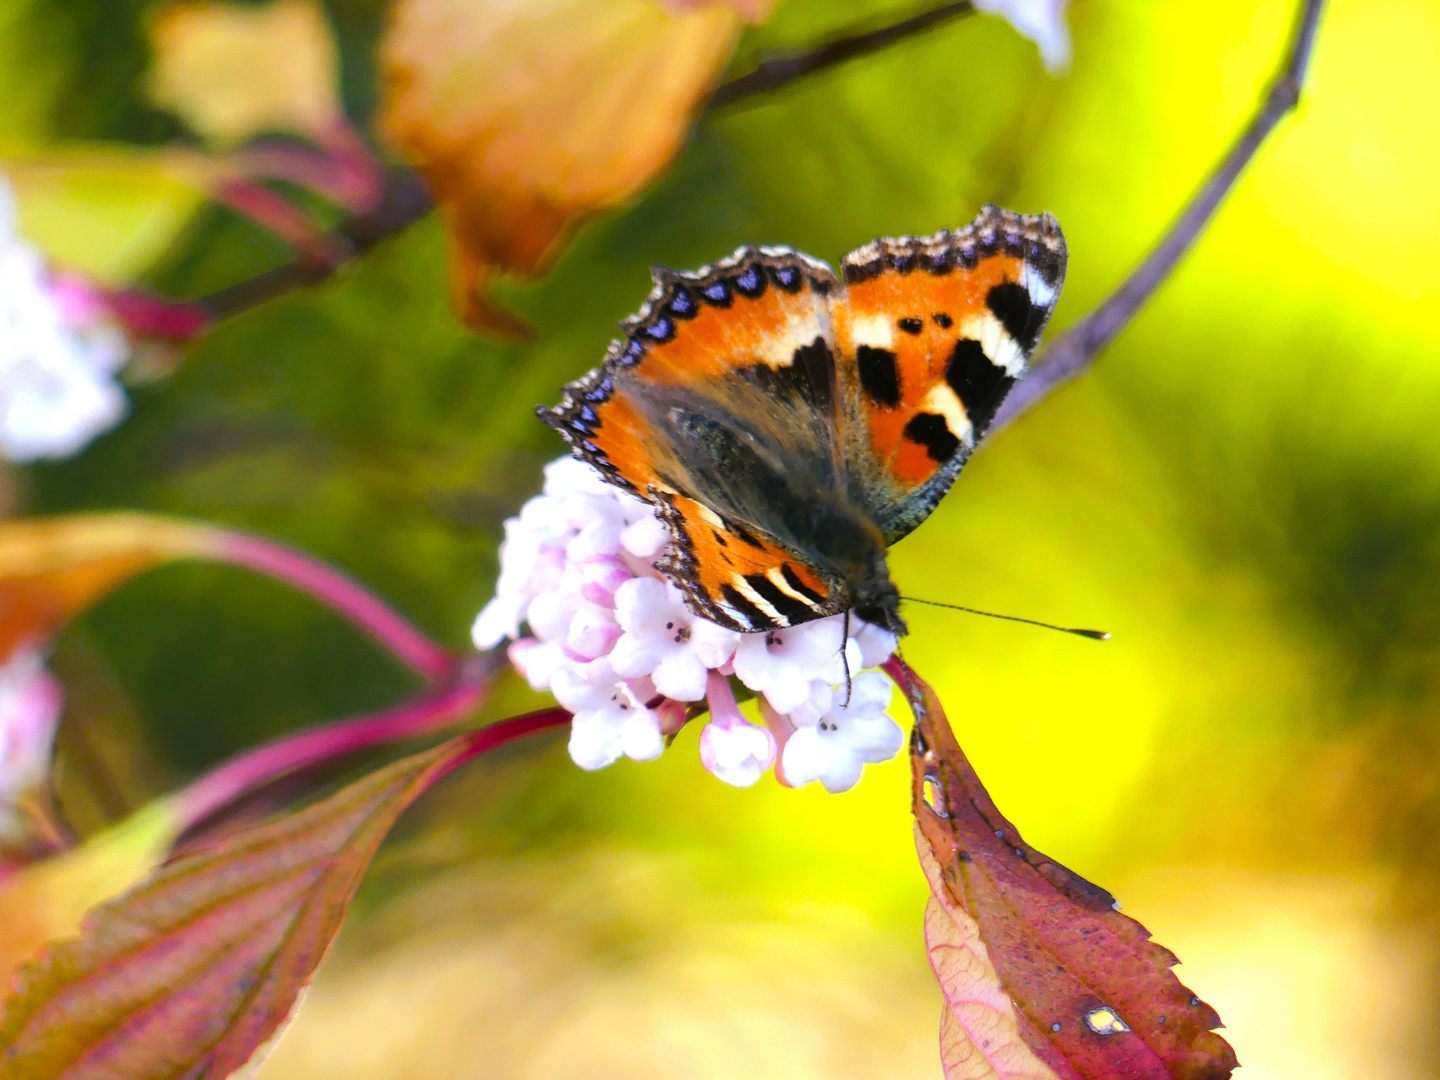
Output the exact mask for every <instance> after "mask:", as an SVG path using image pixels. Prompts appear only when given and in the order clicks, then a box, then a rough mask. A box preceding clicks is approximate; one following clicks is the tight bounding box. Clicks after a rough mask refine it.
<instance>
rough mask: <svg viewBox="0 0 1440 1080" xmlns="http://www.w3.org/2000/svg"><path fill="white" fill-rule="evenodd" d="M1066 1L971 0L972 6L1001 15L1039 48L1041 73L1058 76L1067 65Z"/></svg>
mask: <svg viewBox="0 0 1440 1080" xmlns="http://www.w3.org/2000/svg"><path fill="white" fill-rule="evenodd" d="M1068 6H1069V0H975V7H976V8H977V9H978V10H980V11H984V12H988V13H989V14H991V15H1000V16H1003V17H1004V18H1005V19H1006V20H1008V21H1009V23H1010V25H1011V26H1013V27H1015V29H1016V30H1018V31H1019V32H1020V33H1021V34H1022V35H1023V36H1025V37H1027V38H1029V39H1030V40H1031V41H1033V42H1035V44H1036V45H1037V46H1039V48H1040V59H1041V60H1042V61H1043V62H1044V64H1045V70H1046V71H1048V72H1050V74H1052V75H1058V74H1059V73H1061V72H1063V71H1064V70H1065V69H1066V68H1068V67H1069V66H1070V27H1069V25H1068V24H1067V23H1066V21H1065V9H1066V7H1068Z"/></svg>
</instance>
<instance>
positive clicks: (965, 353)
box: [836, 206, 1065, 543]
mask: <svg viewBox="0 0 1440 1080" xmlns="http://www.w3.org/2000/svg"><path fill="white" fill-rule="evenodd" d="M843 270H844V274H845V282H846V290H845V303H844V304H843V305H837V312H836V341H837V345H838V347H839V351H840V355H841V357H842V358H843V361H842V364H841V366H840V379H841V384H842V390H841V396H842V401H843V405H842V410H843V414H844V424H843V426H844V429H845V432H846V439H845V442H846V446H845V453H846V455H847V463H848V466H849V467H848V476H849V478H850V480H851V482H852V484H853V485H854V488H853V493H852V497H853V498H855V500H856V501H857V502H860V504H861V505H863V506H865V507H866V509H867V511H868V512H869V513H870V514H872V515H873V517H874V519H875V521H876V523H877V524H878V525H879V526H880V528H881V531H882V532H883V533H884V535H885V540H886V543H894V542H895V541H896V540H898V539H900V537H902V536H904V535H905V534H906V533H908V532H909V531H910V530H911V529H913V528H914V527H915V526H916V525H918V524H920V522H921V521H923V520H925V518H926V517H927V516H928V515H929V513H930V511H931V510H933V509H934V508H935V504H936V503H938V502H939V501H940V498H941V497H942V496H943V495H944V494H945V492H946V491H947V490H948V489H949V487H950V485H951V483H953V482H954V480H955V476H956V475H957V474H958V473H959V471H960V468H961V467H962V466H963V465H964V464H965V461H966V459H967V458H968V457H969V456H970V453H971V451H972V450H974V448H975V444H976V443H977V442H978V441H979V439H980V437H981V436H982V435H983V434H984V432H985V429H986V427H988V426H989V424H990V421H991V420H992V419H993V418H994V416H995V413H996V411H997V410H998V409H999V407H1000V403H1001V402H1002V401H1004V399H1005V395H1006V394H1007V393H1009V391H1010V388H1011V387H1012V386H1014V384H1015V382H1016V380H1018V379H1019V377H1020V376H1021V375H1022V374H1023V373H1024V370H1025V364H1026V361H1027V360H1028V359H1029V357H1030V354H1031V353H1033V352H1034V350H1035V345H1036V343H1037V342H1038V341H1039V339H1040V334H1041V332H1042V331H1043V330H1044V328H1045V323H1046V322H1047V320H1048V319H1049V317H1050V312H1051V311H1052V310H1053V309H1054V306H1055V301H1056V299H1057V298H1058V296H1059V293H1060V286H1061V284H1062V283H1063V281H1064V276H1065V241H1064V238H1063V237H1062V235H1061V233H1060V227H1059V226H1058V225H1057V224H1056V222H1055V219H1054V218H1053V217H1051V216H1050V215H1048V214H1044V215H1039V216H1035V217H1029V216H1025V215H1021V214H1012V213H1010V212H1008V211H1005V210H1000V209H998V208H996V207H993V206H987V207H985V209H984V210H982V211H981V213H980V216H979V217H977V218H976V219H975V220H974V221H973V222H971V224H969V225H967V226H966V227H965V228H963V229H960V230H957V231H955V232H950V231H948V230H947V231H945V232H940V233H937V234H935V235H934V236H929V237H902V238H899V239H886V240H876V241H874V242H873V243H870V244H867V245H865V247H863V248H860V249H858V250H857V251H854V252H851V253H850V254H849V255H847V256H846V257H845V260H844V263H843Z"/></svg>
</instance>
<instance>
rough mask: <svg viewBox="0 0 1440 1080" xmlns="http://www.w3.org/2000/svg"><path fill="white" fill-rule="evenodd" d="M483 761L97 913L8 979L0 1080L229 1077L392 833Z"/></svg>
mask: <svg viewBox="0 0 1440 1080" xmlns="http://www.w3.org/2000/svg"><path fill="white" fill-rule="evenodd" d="M489 730H493V729H489ZM492 741H493V740H492ZM485 745H489V742H487V741H486V738H485V733H484V732H481V733H469V734H466V735H462V736H459V737H457V738H455V739H452V740H450V741H449V742H446V743H443V744H441V745H440V746H438V747H436V748H434V749H432V750H429V751H426V752H425V753H422V754H416V755H414V756H413V757H409V758H406V759H404V760H402V761H398V762H395V763H394V764H392V765H389V766H387V767H385V768H383V769H380V770H378V771H377V772H374V773H371V774H370V775H368V776H366V777H364V778H363V779H360V780H357V781H356V782H354V783H352V784H350V785H349V786H348V787H346V788H344V789H342V790H341V791H339V792H338V793H336V794H335V795H333V796H331V797H330V798H328V799H326V800H324V801H323V802H320V803H317V804H316V805H314V806H311V807H308V808H306V809H304V810H301V811H299V812H297V813H292V814H289V815H287V816H285V817H282V818H280V819H278V820H276V821H273V822H270V823H267V824H264V825H260V826H257V827H255V828H252V829H248V830H246V831H244V832H241V833H238V834H235V835H234V836H232V837H230V838H228V839H226V840H225V841H223V842H221V843H220V844H217V845H216V846H215V847H213V848H210V849H206V850H202V851H199V852H196V853H194V854H192V855H188V856H185V857H183V858H180V859H178V860H176V861H175V862H174V863H172V864H170V865H169V866H167V867H165V868H164V869H162V870H160V871H159V872H158V873H156V874H155V875H154V876H153V877H151V878H150V879H149V880H147V881H145V882H144V883H143V884H141V885H140V886H139V887H137V888H136V889H135V890H133V891H132V892H130V893H128V894H127V895H125V896H123V897H121V898H120V899H118V900H114V901H112V902H110V903H108V904H106V905H104V906H103V907H100V908H98V909H96V911H95V912H94V913H93V914H92V915H91V916H90V918H89V919H88V920H87V923H86V928H85V933H84V936H83V937H81V938H79V939H76V940H72V941H65V942H60V943H57V944H54V945H51V946H50V947H48V948H47V949H46V950H45V951H44V952H43V953H42V954H41V956H40V957H39V959H38V960H36V961H34V962H33V963H31V964H28V965H26V966H25V967H24V968H22V969H21V971H20V974H19V977H18V979H17V987H16V993H15V995H14V996H13V997H12V998H10V1000H9V1001H7V1002H6V1004H5V1007H4V1011H3V1014H0V1074H3V1075H4V1076H5V1077H6V1080H62V1078H64V1080H79V1078H80V1077H94V1076H100V1075H104V1076H111V1077H113V1076H124V1077H127V1078H131V1080H160V1078H162V1077H165V1078H169V1077H176V1076H186V1077H195V1078H207V1080H221V1078H223V1077H227V1076H230V1075H232V1074H234V1073H235V1072H236V1071H237V1070H239V1069H240V1068H241V1067H242V1066H244V1065H245V1064H247V1063H248V1062H249V1061H251V1059H252V1058H253V1057H254V1056H255V1054H256V1051H257V1049H259V1048H261V1047H263V1046H265V1045H266V1044H267V1043H269V1042H270V1041H271V1040H272V1039H273V1038H274V1036H275V1035H276V1034H277V1032H278V1031H279V1030H280V1028H281V1027H282V1025H283V1024H284V1023H285V1022H286V1020H287V1019H288V1017H289V1016H290V1014H291V1013H292V1012H293V1010H294V1006H295V1003H296V1000H297V998H298V997H299V995H300V993H301V991H303V990H304V988H305V987H306V986H307V985H308V984H309V982H310V980H311V978H312V977H313V975H314V973H315V969H316V967H317V966H318V965H319V963H320V961H321V960H322V959H323V958H324V956H325V953H326V951H327V950H328V949H329V947H330V944H331V942H332V941H333V940H334V938H335V935H336V933H337V932H338V931H339V929H340V923H341V921H342V920H343V918H344V916H345V911H346V909H347V908H348V907H349V906H350V902H351V900H352V899H353V898H354V895H355V890H356V888H357V887H358V886H359V884H360V879H361V877H362V876H363V875H364V873H365V870H366V868H367V867H368V866H369V864H370V860H371V858H372V857H373V856H374V854H375V850H376V848H377V847H379V845H380V841H381V840H382V839H384V837H385V834H386V833H387V832H389V830H390V827H391V825H393V824H394V822H395V819H396V818H397V817H398V816H399V815H400V813H401V812H402V811H403V810H404V809H405V808H406V807H407V806H409V805H410V803H411V802H412V801H413V800H414V799H415V798H416V797H417V796H418V795H419V794H420V793H421V792H423V791H424V790H425V789H426V788H428V787H429V786H430V785H431V784H432V783H434V782H435V781H436V780H437V779H439V778H440V777H441V776H443V775H445V774H446V773H447V772H448V771H449V770H450V769H451V768H453V767H454V766H455V765H456V764H458V763H459V762H460V761H461V760H463V759H464V758H465V757H466V756H467V755H469V754H472V753H474V752H475V751H476V750H477V749H479V748H482V747H483V746H485Z"/></svg>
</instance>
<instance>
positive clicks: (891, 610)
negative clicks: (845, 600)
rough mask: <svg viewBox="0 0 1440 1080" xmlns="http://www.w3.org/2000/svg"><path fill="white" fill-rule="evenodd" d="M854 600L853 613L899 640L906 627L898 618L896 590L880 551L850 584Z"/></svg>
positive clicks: (898, 608)
mask: <svg viewBox="0 0 1440 1080" xmlns="http://www.w3.org/2000/svg"><path fill="white" fill-rule="evenodd" d="M851 596H852V597H853V598H854V601H855V606H854V612H855V614H856V615H857V616H859V617H860V618H862V619H864V620H865V621H866V622H868V623H874V624H875V625H876V626H879V627H883V628H884V629H886V630H889V631H890V632H891V633H892V634H894V635H896V636H897V637H903V636H904V635H905V634H906V633H907V632H908V628H907V627H906V626H905V620H904V619H902V618H901V617H900V591H899V590H898V589H896V588H895V583H894V582H893V581H891V580H890V568H889V567H888V566H887V565H886V564H885V554H884V552H883V551H880V552H877V553H876V555H875V557H874V558H873V559H871V560H870V561H869V562H868V563H867V564H866V565H865V566H864V568H863V569H862V570H861V572H860V575H859V578H858V580H856V581H854V582H853V583H852V584H851Z"/></svg>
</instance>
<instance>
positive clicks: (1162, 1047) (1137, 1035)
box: [894, 665, 1237, 1080]
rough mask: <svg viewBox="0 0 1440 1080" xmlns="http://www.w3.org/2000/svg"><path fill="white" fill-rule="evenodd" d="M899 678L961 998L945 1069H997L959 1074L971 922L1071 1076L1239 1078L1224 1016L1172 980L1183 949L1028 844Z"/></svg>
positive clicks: (1032, 1034) (1020, 1010) (1047, 1055)
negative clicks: (962, 940) (958, 962)
mask: <svg viewBox="0 0 1440 1080" xmlns="http://www.w3.org/2000/svg"><path fill="white" fill-rule="evenodd" d="M894 673H895V674H896V675H897V676H898V677H900V680H901V683H902V685H906V686H908V688H909V691H910V693H909V697H910V702H911V707H912V708H913V709H914V711H915V717H916V723H915V731H914V734H913V735H912V737H911V746H910V756H911V766H912V770H913V775H914V811H915V820H916V824H917V826H918V840H919V843H920V848H921V862H922V864H928V865H927V871H928V876H929V877H930V883H931V888H932V890H933V892H934V894H935V904H934V905H932V909H931V911H930V912H927V922H926V931H927V942H929V944H930V946H931V960H932V963H933V964H934V966H935V968H936V975H937V977H938V978H939V979H940V981H941V988H942V990H944V991H945V994H946V999H947V1002H949V1003H950V1005H951V1008H950V1009H949V1010H948V1011H949V1012H950V1013H951V1017H950V1019H948V1020H947V1021H946V1023H945V1024H944V1025H942V1041H943V1042H944V1043H945V1044H946V1045H945V1046H944V1047H943V1049H944V1051H945V1058H946V1065H947V1072H946V1075H947V1077H950V1078H951V1080H954V1078H955V1077H960V1076H964V1077H969V1076H979V1075H986V1074H985V1073H983V1072H975V1071H974V1070H973V1069H972V1070H970V1071H951V1069H950V1061H951V1059H952V1058H956V1056H957V1053H958V1052H957V1050H956V1046H955V1042H956V1040H957V1038H961V1037H963V1034H964V1029H965V1027H966V1023H965V1021H966V1016H965V1015H964V1014H963V1009H962V1010H960V1011H957V1010H956V1009H955V1008H954V1006H955V1003H956V1002H957V1001H963V1000H966V999H967V997H973V996H974V995H973V987H971V986H970V983H966V984H965V985H959V984H956V980H955V978H954V972H953V971H952V970H951V969H952V968H953V964H952V963H951V961H952V959H953V957H954V955H955V954H954V952H953V949H954V948H955V942H956V940H957V935H958V936H959V937H963V936H964V931H965V923H972V925H975V926H976V927H977V928H978V936H979V941H980V942H981V943H983V953H984V956H985V959H986V961H987V963H989V964H990V965H991V966H992V967H993V971H994V973H995V975H996V977H997V978H998V981H999V985H1000V987H1001V988H1003V991H1004V994H1005V995H1006V996H1007V997H1008V998H1009V999H1010V1000H1011V1001H1012V1002H1013V1005H1014V1011H1015V1014H1016V1017H1017V1022H1018V1030H1019V1035H1020V1037H1021V1038H1022V1039H1023V1040H1024V1042H1025V1044H1026V1045H1027V1046H1028V1047H1029V1048H1030V1050H1031V1051H1033V1053H1034V1055H1035V1057H1037V1058H1039V1060H1040V1061H1042V1062H1044V1064H1045V1065H1046V1066H1048V1067H1049V1068H1050V1070H1051V1071H1053V1073H1054V1075H1055V1076H1056V1077H1058V1078H1060V1080H1117V1078H1125V1080H1224V1078H1226V1077H1229V1076H1230V1074H1231V1071H1232V1070H1234V1069H1235V1067H1236V1064H1237V1063H1236V1060H1235V1052H1234V1051H1233V1050H1232V1049H1231V1048H1230V1045H1229V1044H1228V1043H1227V1042H1226V1041H1225V1040H1224V1039H1222V1038H1221V1037H1220V1036H1219V1035H1216V1034H1215V1033H1214V1032H1213V1031H1212V1030H1211V1029H1212V1028H1216V1027H1219V1026H1220V1017H1219V1016H1218V1015H1217V1014H1216V1012H1215V1010H1214V1009H1212V1008H1211V1007H1210V1006H1209V1005H1206V1004H1205V1003H1204V1002H1203V1001H1201V1000H1200V999H1199V998H1197V997H1195V996H1194V995H1193V994H1192V993H1191V992H1190V991H1189V990H1188V989H1187V988H1186V987H1184V986H1183V985H1181V983H1180V980H1179V979H1177V978H1176V977H1175V975H1174V973H1173V972H1172V971H1171V970H1170V969H1171V967H1173V966H1174V965H1175V963H1177V961H1176V958H1175V955H1174V954H1173V953H1172V952H1170V951H1169V950H1168V949H1166V948H1164V947H1163V946H1161V945H1158V944H1156V943H1155V942H1153V941H1151V940H1150V934H1149V931H1147V930H1146V929H1145V928H1144V927H1143V926H1141V925H1140V924H1139V923H1138V922H1136V921H1135V920H1134V919H1131V918H1129V917H1128V916H1125V915H1122V914H1120V913H1119V911H1117V910H1115V900H1114V897H1112V896H1111V895H1110V894H1109V893H1108V892H1106V891H1105V890H1104V889H1101V888H1099V887H1098V886H1095V885H1092V884H1091V883H1090V882H1088V881H1086V880H1085V879H1084V878H1082V877H1080V876H1079V875H1078V874H1074V873H1072V872H1071V871H1069V870H1067V869H1066V868H1065V867H1063V866H1061V865H1060V864H1059V863H1057V862H1055V861H1054V860H1053V859H1050V858H1048V857H1047V856H1045V855H1043V854H1041V853H1040V852H1038V851H1036V850H1035V849H1034V848H1032V847H1030V846H1029V845H1028V844H1026V843H1025V841H1024V839H1022V838H1021V836H1020V834H1019V832H1018V831H1016V829H1015V826H1014V825H1012V824H1010V822H1009V821H1007V820H1006V819H1005V818H1004V817H1003V816H1002V815H1001V813H1000V811H999V810H998V809H997V808H996V807H995V804H994V803H993V802H992V801H991V800H990V796H989V794H988V793H987V792H986V791H985V788H984V785H982V784H981V783H980V780H979V778H978V777H977V776H976V775H975V771H974V770H973V769H972V768H971V767H970V762H969V761H967V760H966V758H965V755H964V754H963V753H962V752H961V750H960V747H959V744H958V743H956V741H955V736H954V734H953V733H952V732H951V730H950V724H949V722H948V721H947V720H946V719H945V713H944V710H943V708H942V707H941V705H940V701H939V699H938V698H937V697H936V696H935V692H934V691H933V690H931V689H930V687H929V686H927V685H926V684H925V683H924V682H923V681H922V680H921V679H919V678H918V677H917V676H916V675H915V674H914V673H913V672H911V671H910V670H909V669H908V668H901V667H899V666H898V665H897V666H896V668H895V672H894ZM937 909H938V910H937ZM942 918H953V919H954V921H955V923H956V925H957V926H958V927H959V929H958V930H953V929H947V928H946V926H945V924H944V922H943V921H937V920H940V919H942ZM972 921H973V922H972ZM947 975H948V976H950V977H949V978H948V979H947ZM973 978H974V976H973V974H972V975H970V976H967V979H969V980H970V982H971V983H973ZM947 983H949V985H947ZM960 1049H961V1050H963V1049H964V1048H963V1047H961V1048H960ZM995 1075H1000V1076H1005V1075H1008V1074H1006V1073H1004V1072H1003V1071H997V1072H996V1073H995ZM1018 1075H1028V1074H1024V1073H1021V1074H1018Z"/></svg>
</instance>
